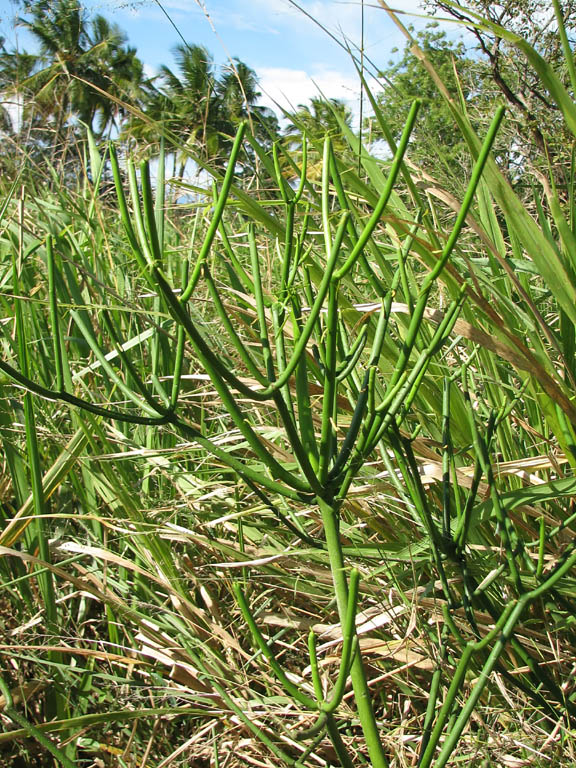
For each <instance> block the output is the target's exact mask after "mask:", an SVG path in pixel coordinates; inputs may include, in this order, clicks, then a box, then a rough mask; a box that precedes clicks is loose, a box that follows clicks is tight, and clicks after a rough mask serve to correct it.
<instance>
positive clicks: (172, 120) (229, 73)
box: [127, 45, 277, 178]
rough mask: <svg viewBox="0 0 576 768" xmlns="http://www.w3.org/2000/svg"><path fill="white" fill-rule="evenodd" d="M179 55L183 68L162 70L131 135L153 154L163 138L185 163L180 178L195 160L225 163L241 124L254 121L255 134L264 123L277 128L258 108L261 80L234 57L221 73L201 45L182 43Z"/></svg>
mask: <svg viewBox="0 0 576 768" xmlns="http://www.w3.org/2000/svg"><path fill="white" fill-rule="evenodd" d="M173 53H174V58H175V60H176V64H177V69H176V70H172V69H170V68H169V67H167V66H163V67H162V68H161V69H160V72H159V75H158V78H157V82H156V83H155V89H154V90H153V91H151V92H149V98H148V100H147V103H146V107H145V110H144V112H145V114H144V115H137V116H135V117H134V118H133V119H132V120H131V121H130V124H129V126H128V129H127V132H128V133H129V134H130V135H131V136H132V137H133V138H135V139H136V140H138V141H144V142H146V143H147V145H148V149H152V150H153V151H154V150H155V149H156V148H157V147H158V144H159V140H160V137H162V136H163V137H164V139H165V141H166V142H167V145H168V146H169V147H171V148H173V149H175V150H176V155H177V156H178V157H179V159H180V168H179V171H178V173H177V175H178V177H179V178H181V177H182V176H183V174H184V169H185V166H186V162H187V159H188V158H189V157H191V156H192V157H196V158H198V159H200V160H203V161H210V162H211V163H213V164H215V165H219V164H221V163H223V162H225V159H226V158H227V156H228V154H229V150H230V147H231V143H232V140H233V136H234V134H235V132H236V128H237V125H238V123H239V122H240V121H241V120H244V119H246V118H249V119H250V118H252V121H253V125H254V130H255V132H258V131H260V130H262V125H263V124H265V125H266V126H267V130H273V129H274V128H275V127H276V130H277V123H276V119H275V117H274V116H272V117H271V115H270V113H269V110H266V109H265V108H263V107H258V106H255V102H256V101H257V99H258V98H259V97H260V93H259V91H258V89H257V86H258V80H257V78H256V74H255V72H254V71H253V70H252V69H250V67H248V66H247V65H246V64H244V63H243V62H241V61H239V60H238V59H234V60H233V62H232V64H231V66H229V67H226V68H224V69H223V70H222V72H221V73H220V75H218V73H217V72H216V70H215V68H214V63H213V59H212V57H211V55H210V54H209V52H208V51H207V50H206V48H204V47H202V46H200V45H178V46H176V47H175V48H174V51H173ZM267 121H268V122H267Z"/></svg>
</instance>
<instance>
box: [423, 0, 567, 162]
mask: <svg viewBox="0 0 576 768" xmlns="http://www.w3.org/2000/svg"><path fill="white" fill-rule="evenodd" d="M427 7H428V10H431V11H432V12H434V13H438V12H439V13H441V14H442V15H443V16H445V15H446V14H448V15H449V16H451V17H453V18H455V19H457V20H458V21H460V22H463V23H464V24H466V27H467V30H468V32H469V34H470V35H471V37H472V38H473V39H474V40H475V41H476V47H477V51H478V53H480V54H481V60H482V61H483V63H484V67H485V72H484V74H483V80H484V81H485V82H486V81H487V80H488V79H489V80H490V81H491V83H492V85H493V87H494V88H496V89H497V91H498V93H499V95H500V98H501V99H503V100H504V102H505V104H506V106H507V107H508V110H509V115H508V121H510V120H514V124H515V131H516V139H515V144H516V147H517V148H521V149H520V152H521V154H522V156H523V162H529V163H532V164H535V165H536V166H541V165H542V164H543V163H544V164H545V165H547V164H548V163H549V162H552V163H554V162H555V159H557V158H559V157H560V156H561V155H562V154H563V151H564V147H565V146H566V142H569V143H571V141H570V138H569V136H568V134H567V131H566V126H565V124H564V123H563V121H562V119H561V115H560V112H559V110H558V108H557V106H556V105H555V104H554V101H553V99H552V98H550V96H549V94H548V93H547V92H546V89H545V87H544V85H543V84H542V81H541V80H540V78H539V76H538V74H537V73H536V72H535V71H534V69H533V68H532V67H531V66H530V65H529V64H528V62H527V61H526V59H525V58H524V56H523V55H522V54H521V53H520V52H519V50H518V49H517V48H515V47H512V46H511V45H510V44H509V43H507V42H506V41H505V40H503V39H502V38H500V37H499V36H498V35H497V34H496V33H495V32H491V31H490V30H489V29H487V28H486V27H485V26H484V27H482V28H479V27H478V25H477V24H476V22H477V20H478V19H477V17H475V15H474V14H479V15H480V17H482V18H483V19H485V20H486V21H487V22H489V23H490V24H495V25H498V26H500V27H504V28H505V29H507V30H509V31H511V32H514V33H515V34H517V35H520V36H521V37H523V38H524V39H525V40H527V41H528V43H529V44H530V45H531V46H532V47H533V48H534V49H535V50H536V51H538V52H539V53H540V55H541V56H543V58H544V59H546V60H547V61H548V62H549V63H550V64H551V65H552V66H553V67H554V69H555V70H556V72H557V73H558V74H559V75H560V76H561V77H562V78H563V80H564V82H565V84H566V85H567V86H568V83H569V78H568V72H567V67H566V62H565V59H564V56H563V52H562V46H561V42H560V37H559V35H558V33H557V29H558V27H557V23H556V18H555V13H554V9H553V5H552V3H542V2H541V1H540V0H502V2H499V3H491V2H488V0H470V2H466V3H460V2H450V3H448V2H444V1H443V0H429V2H428V3H427ZM561 12H562V16H563V19H564V25H565V28H566V31H567V33H568V35H569V37H571V38H572V39H571V44H572V45H574V37H575V34H576V0H563V2H562V3H561Z"/></svg>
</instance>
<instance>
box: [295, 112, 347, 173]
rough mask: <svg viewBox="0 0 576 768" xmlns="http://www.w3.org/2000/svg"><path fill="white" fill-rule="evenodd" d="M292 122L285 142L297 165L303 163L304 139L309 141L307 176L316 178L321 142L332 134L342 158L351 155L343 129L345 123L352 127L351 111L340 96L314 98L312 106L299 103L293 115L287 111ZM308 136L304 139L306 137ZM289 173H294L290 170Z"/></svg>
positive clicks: (319, 161) (319, 167)
mask: <svg viewBox="0 0 576 768" xmlns="http://www.w3.org/2000/svg"><path fill="white" fill-rule="evenodd" d="M287 117H288V118H289V119H290V122H291V125H290V126H289V127H288V128H287V130H286V133H285V136H284V145H285V147H286V149H287V150H288V152H289V153H290V154H291V155H292V157H293V159H294V160H295V162H296V164H297V165H300V162H301V147H302V142H303V141H304V140H305V138H306V140H308V142H309V149H308V171H307V173H308V177H309V178H310V179H314V180H316V179H317V178H319V177H320V174H321V168H322V144H323V143H324V138H325V137H326V136H330V138H331V139H332V145H333V147H334V150H335V151H336V153H337V155H338V156H339V157H340V158H345V157H346V156H347V155H349V154H350V145H349V144H348V142H347V140H346V138H345V136H344V132H343V129H342V123H343V124H344V125H345V126H346V127H347V128H350V129H351V124H352V110H351V109H350V107H348V106H347V105H346V104H345V103H344V102H343V101H341V100H339V99H325V98H320V97H314V98H312V99H310V104H309V105H303V104H300V105H299V107H298V109H297V110H296V111H295V112H293V113H292V114H288V115H287ZM304 137H305V138H304ZM288 173H291V172H290V171H288Z"/></svg>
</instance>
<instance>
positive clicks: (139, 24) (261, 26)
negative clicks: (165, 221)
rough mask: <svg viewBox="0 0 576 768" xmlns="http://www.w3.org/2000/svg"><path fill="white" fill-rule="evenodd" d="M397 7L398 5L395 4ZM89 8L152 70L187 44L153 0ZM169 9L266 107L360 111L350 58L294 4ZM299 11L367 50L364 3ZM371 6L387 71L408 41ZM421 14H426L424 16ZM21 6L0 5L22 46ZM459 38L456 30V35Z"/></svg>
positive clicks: (373, 40) (370, 31) (326, 3)
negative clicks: (234, 66)
mask: <svg viewBox="0 0 576 768" xmlns="http://www.w3.org/2000/svg"><path fill="white" fill-rule="evenodd" d="M390 1H391V2H392V0H390ZM85 5H86V6H87V7H88V8H90V9H91V10H93V11H94V12H96V13H101V14H103V15H104V16H106V17H107V18H108V19H109V20H111V21H114V22H116V23H117V24H118V25H119V26H120V27H121V28H122V29H123V30H124V31H125V32H126V33H127V35H128V37H129V40H130V43H131V44H132V45H134V46H136V47H137V49H138V53H139V56H140V58H141V59H142V60H143V61H144V62H145V64H146V67H147V71H148V72H150V73H153V72H154V71H155V70H156V68H157V67H158V66H159V65H160V64H168V66H173V59H172V57H171V53H170V51H171V49H172V48H173V47H174V45H176V44H177V43H179V42H181V39H180V37H179V35H178V33H177V32H176V30H175V29H174V26H173V25H172V24H171V22H170V20H169V19H168V18H167V16H166V14H165V13H164V12H163V11H162V10H161V8H160V7H159V6H158V4H157V3H155V2H154V0H85ZM162 5H163V8H164V9H165V11H166V13H167V14H168V15H169V17H170V19H171V20H172V22H173V24H174V25H175V26H176V27H177V29H178V31H179V32H180V34H181V35H182V37H183V38H184V39H185V40H186V41H187V42H189V43H199V44H201V45H204V46H206V47H207V48H208V50H209V51H210V52H211V53H212V55H213V56H214V59H215V61H216V63H217V64H218V65H219V66H223V65H225V64H226V61H227V60H228V59H229V58H230V57H238V58H240V59H241V60H242V61H244V62H245V63H246V64H248V65H249V66H250V67H252V68H253V69H254V70H255V71H256V72H257V74H258V76H259V78H260V89H261V91H262V92H263V99H262V103H265V104H267V105H268V106H273V102H274V100H276V101H278V102H279V103H281V104H282V105H283V106H284V107H287V106H288V105H289V104H290V105H292V106H294V107H295V106H297V105H298V104H301V103H306V101H307V100H308V99H309V98H310V97H311V96H314V95H316V94H318V89H320V90H321V91H322V93H323V94H324V95H325V96H327V97H335V98H341V99H345V100H346V101H347V102H348V103H349V104H350V106H351V107H352V108H353V110H354V111H355V112H356V111H357V104H358V93H359V85H358V78H357V77H356V75H355V71H354V67H353V65H352V63H351V61H350V59H349V57H348V56H347V54H346V52H345V51H344V50H342V48H341V47H340V46H339V45H338V44H337V43H336V42H334V40H332V39H330V37H329V36H328V35H327V34H326V33H325V32H323V31H322V30H321V29H320V28H319V27H318V26H317V25H316V24H314V22H313V21H311V20H310V19H309V18H307V17H306V15H305V14H303V13H301V12H300V11H299V10H298V9H297V8H295V7H294V5H293V4H292V3H291V2H290V0H164V2H162ZM299 5H300V6H301V7H302V8H304V9H305V10H306V11H307V12H308V13H309V14H310V15H311V16H312V17H314V18H315V19H318V20H319V21H320V22H321V23H322V24H323V25H324V26H325V27H327V28H328V29H329V30H330V32H332V33H333V35H334V36H335V37H337V38H338V40H340V41H344V40H347V41H348V43H349V44H350V46H351V47H352V48H354V47H359V46H360V40H361V5H360V0H350V1H347V0H300V2H299ZM377 5H378V4H377V0H365V9H364V30H365V33H364V45H365V51H366V55H367V56H368V57H369V58H370V59H371V60H372V61H373V62H374V63H375V65H376V66H377V67H380V68H383V67H385V66H386V64H387V62H388V61H389V60H390V58H391V56H392V50H393V49H394V48H395V47H403V38H402V36H401V35H400V33H399V32H398V31H397V29H396V27H395V26H394V24H393V22H392V21H391V20H390V19H389V17H388V15H387V14H386V13H385V12H384V11H383V10H382V9H381V8H380V7H376V6H377ZM395 5H396V7H398V8H399V9H400V10H403V11H406V12H408V13H418V12H419V2H418V0H398V2H397V3H396V4H395ZM420 12H421V11H420ZM17 13H18V6H17V5H16V4H14V3H13V2H11V1H10V0H0V34H2V35H3V36H4V37H6V38H7V39H8V40H9V41H10V42H13V41H14V40H16V41H17V44H18V46H19V47H21V48H30V47H31V46H30V41H29V39H28V38H27V37H26V34H25V33H24V31H23V30H21V29H19V30H18V29H16V30H15V28H14V18H15V17H16V16H17ZM402 18H403V20H404V21H405V23H410V22H411V23H414V24H415V25H416V26H417V27H420V26H423V25H424V24H425V21H424V20H422V19H418V18H417V17H414V16H403V17H402ZM451 34H454V35H455V36H456V35H457V30H454V31H451Z"/></svg>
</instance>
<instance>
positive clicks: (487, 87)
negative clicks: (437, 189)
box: [366, 23, 494, 186]
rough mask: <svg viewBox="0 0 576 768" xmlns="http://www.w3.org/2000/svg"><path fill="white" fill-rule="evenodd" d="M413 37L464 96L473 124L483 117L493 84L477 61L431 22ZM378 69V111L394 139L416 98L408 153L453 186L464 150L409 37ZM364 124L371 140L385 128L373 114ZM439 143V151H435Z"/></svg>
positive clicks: (465, 158)
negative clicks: (418, 102) (395, 55)
mask: <svg viewBox="0 0 576 768" xmlns="http://www.w3.org/2000/svg"><path fill="white" fill-rule="evenodd" d="M416 39H417V41H418V44H419V46H420V48H421V49H422V50H423V51H424V53H425V54H426V57H427V58H428V60H429V61H430V62H431V64H432V65H433V66H434V68H435V70H436V71H437V72H438V74H439V75H440V77H441V78H442V81H443V82H444V84H445V85H446V87H447V88H448V90H449V91H450V92H451V93H452V95H453V96H454V97H455V98H462V99H464V101H465V102H466V103H467V105H468V107H469V108H470V109H471V110H473V114H472V115H471V117H472V118H473V120H474V121H475V122H476V123H479V122H483V121H486V120H487V119H489V114H490V112H491V111H492V109H493V106H492V105H491V102H492V99H493V96H494V87H493V86H492V85H491V84H490V82H489V81H487V80H486V79H485V77H484V72H483V68H482V64H481V63H480V62H478V61H476V60H474V59H473V58H471V57H470V56H469V55H468V53H467V50H466V46H465V45H464V43H463V42H462V41H457V42H454V41H452V40H450V39H449V38H448V36H447V35H446V32H444V31H443V30H440V29H439V28H438V24H437V23H431V24H428V25H427V27H426V29H424V30H422V31H420V32H418V33H417V35H416ZM393 52H396V51H393ZM379 74H380V78H381V86H382V89H381V91H380V93H379V94H378V96H377V101H378V106H379V112H380V115H381V118H382V119H383V120H384V122H385V124H386V126H387V128H388V130H389V131H390V133H391V135H392V137H393V138H394V140H397V139H398V138H399V136H400V133H401V130H402V126H403V125H404V121H405V119H406V116H407V114H408V111H409V109H410V106H411V104H412V103H413V101H414V99H416V98H418V99H420V100H421V102H422V108H421V110H420V114H419V118H418V121H417V123H416V126H415V128H414V131H413V134H412V139H411V145H410V150H409V153H408V154H409V158H410V160H412V161H413V162H414V163H415V164H416V165H418V166H419V167H420V168H422V169H423V170H425V171H427V172H429V173H431V174H432V175H434V176H435V177H442V179H443V180H447V179H451V180H452V181H451V185H452V186H454V185H455V184H456V185H458V183H459V180H462V179H463V178H464V175H463V171H465V170H467V169H468V166H469V164H470V153H469V151H468V149H467V146H466V142H465V141H464V139H463V137H462V136H461V134H460V132H459V130H458V129H457V127H456V124H455V122H454V118H453V116H452V114H451V112H450V110H449V108H448V107H447V105H446V104H445V102H444V101H443V100H442V99H441V98H440V96H439V94H438V90H437V88H436V86H435V85H434V82H433V80H432V78H431V77H430V75H429V74H428V72H427V71H426V69H425V67H424V66H423V65H422V62H421V61H420V60H419V59H418V57H417V56H415V54H414V52H413V50H412V44H411V42H409V41H408V42H407V43H406V45H405V47H404V49H403V51H402V54H401V57H400V59H399V60H398V61H396V62H394V61H390V62H389V64H388V69H386V70H384V71H382V72H380V73H379ZM489 105H490V106H489ZM366 123H367V126H366V127H367V132H368V134H369V135H370V136H371V138H372V139H383V138H385V131H383V130H382V127H381V125H380V122H379V120H377V119H376V118H375V117H374V116H373V117H370V118H369V119H368V120H367V121H366ZM439 146H441V147H442V152H439V151H438V147H439Z"/></svg>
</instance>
